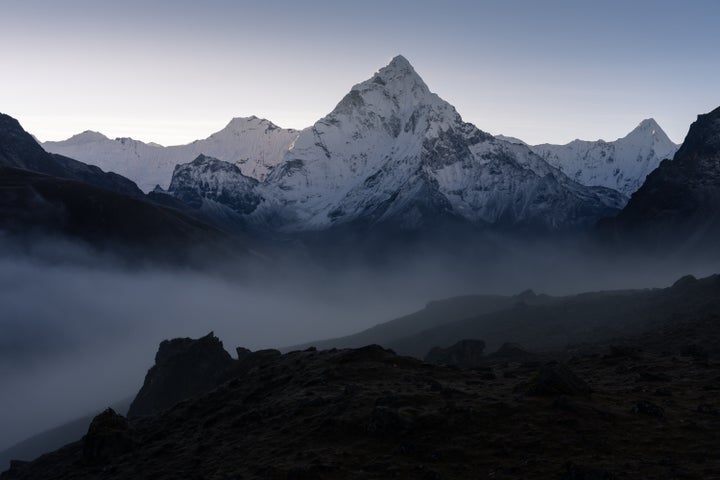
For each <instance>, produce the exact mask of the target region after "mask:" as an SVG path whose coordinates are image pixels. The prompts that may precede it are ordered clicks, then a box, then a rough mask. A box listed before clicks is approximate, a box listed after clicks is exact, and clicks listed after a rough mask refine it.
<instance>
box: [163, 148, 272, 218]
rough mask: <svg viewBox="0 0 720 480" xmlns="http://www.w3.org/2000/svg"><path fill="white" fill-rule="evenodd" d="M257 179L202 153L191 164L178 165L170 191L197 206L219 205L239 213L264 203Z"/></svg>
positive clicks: (246, 211) (231, 164)
mask: <svg viewBox="0 0 720 480" xmlns="http://www.w3.org/2000/svg"><path fill="white" fill-rule="evenodd" d="M258 183H259V182H258V181H257V180H255V179H254V178H251V177H247V176H245V175H243V173H242V172H241V171H240V168H239V167H238V166H237V165H235V164H233V163H228V162H224V161H222V160H218V159H217V158H213V157H208V156H206V155H202V154H201V155H199V156H198V157H197V158H196V159H195V160H193V161H192V162H190V163H186V164H181V165H176V166H175V170H174V171H173V175H172V180H171V181H170V187H169V188H168V193H169V194H171V195H173V196H175V197H176V198H179V199H180V200H182V201H183V202H185V203H186V204H188V205H189V206H190V207H192V208H194V209H203V208H206V209H212V208H213V206H212V205H208V203H211V204H218V205H220V206H226V207H229V208H230V209H232V210H233V211H234V212H236V213H238V214H249V213H250V212H252V211H253V210H255V208H256V207H257V205H258V204H259V203H260V202H261V200H262V199H261V198H260V196H258V195H257V194H256V193H255V192H254V190H255V187H257V185H258Z"/></svg>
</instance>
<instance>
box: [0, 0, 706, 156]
mask: <svg viewBox="0 0 720 480" xmlns="http://www.w3.org/2000/svg"><path fill="white" fill-rule="evenodd" d="M0 8H1V13H0V42H1V44H2V45H3V47H2V49H0V69H1V71H2V83H0V85H1V86H2V88H1V89H0V111H2V112H4V113H8V114H10V115H13V116H15V117H17V118H18V119H19V120H20V121H21V123H22V124H23V125H24V126H25V127H26V128H27V129H28V130H30V131H31V132H32V133H34V134H35V135H36V136H38V137H39V138H40V139H41V140H58V139H63V138H66V137H68V136H70V135H72V134H74V133H77V132H79V131H82V130H85V129H93V130H99V131H101V132H103V133H105V134H107V135H108V136H111V137H116V136H131V137H134V138H138V139H141V140H145V141H156V142H159V143H163V144H175V143H185V142H189V141H191V140H194V139H196V138H202V137H205V136H207V135H208V134H210V133H212V132H214V131H216V130H219V129H220V128H222V127H223V126H224V125H225V124H226V123H227V122H228V121H229V120H230V118H231V117H234V116H249V115H257V116H261V117H265V118H268V119H270V120H272V121H273V122H275V123H277V124H278V125H280V126H283V127H295V128H302V127H306V126H309V125H310V124H312V123H313V122H314V121H315V120H317V119H318V118H320V117H321V116H323V115H325V114H326V113H328V112H329V111H330V110H331V109H332V108H333V107H334V106H335V104H336V103H337V102H338V101H339V100H340V99H341V98H342V96H343V95H344V94H345V93H346V92H347V91H348V90H349V89H350V87H351V86H352V85H353V84H355V83H357V82H360V81H362V80H364V79H366V78H368V77H370V76H371V75H372V74H373V72H374V71H376V70H377V69H378V68H380V67H382V66H383V65H384V64H386V63H387V62H388V61H389V60H390V59H391V58H392V57H393V56H394V55H396V54H402V55H404V56H405V57H407V58H408V60H410V62H411V63H412V64H413V65H414V66H415V69H416V70H417V71H418V73H419V74H420V75H421V76H422V77H423V78H424V79H425V81H426V82H427V83H428V85H429V86H430V89H431V90H433V91H434V92H436V93H438V94H439V95H440V96H441V97H443V98H445V99H446V100H448V101H449V102H451V103H452V104H453V105H455V106H456V107H457V109H458V111H459V112H460V114H461V115H462V116H463V118H464V119H465V120H466V121H470V122H473V123H475V124H476V125H477V126H478V127H480V128H481V129H483V130H486V131H488V132H491V133H494V134H498V133H503V134H507V135H514V136H517V137H520V138H522V139H524V140H526V141H529V142H531V143H540V142H552V143H565V142H568V141H570V140H572V139H574V138H583V139H597V138H604V139H606V140H613V139H615V138H617V137H620V136H623V135H625V134H626V133H627V132H628V131H629V130H631V129H632V128H633V127H634V126H635V125H636V124H637V123H639V122H640V121H641V120H642V119H644V118H647V117H654V118H655V119H656V120H657V121H658V122H659V123H660V125H661V126H662V127H663V128H664V129H665V130H666V131H667V133H668V134H669V135H670V137H671V138H672V139H673V140H675V141H677V142H680V141H682V139H683V137H684V135H685V133H686V132H687V128H688V126H689V124H690V122H692V121H693V120H694V119H695V116H696V115H697V114H698V113H703V112H707V111H710V110H711V109H713V108H715V107H717V106H719V105H720V88H719V86H718V85H719V82H718V79H720V53H719V50H720V49H719V47H720V29H718V28H717V26H716V23H717V19H718V18H720V2H717V1H714V0H706V1H700V0H695V1H693V0H685V1H679V0H678V1H666V0H653V1H650V0H625V1H616V0H605V1H585V0H572V1H570V0H567V1H560V0H557V1H541V0H527V1H521V0H502V1H500V0H498V1H481V0H475V1H463V0H456V1H453V0H445V1H437V0H436V1H423V0H415V1H406V0H399V1H390V0H385V1H376V0H364V1H342V0H334V1H324V0H322V1H305V2H300V1H283V0H263V1H257V0H256V1H253V2H244V1H229V0H226V1H220V0H215V1H213V0H208V1H203V2H197V1H187V0H174V1H160V0H158V1H152V0H144V1H138V0H125V1H123V2H110V1H99V0H93V1H90V0H85V1H83V0H65V1H62V2H58V1H50V0H0Z"/></svg>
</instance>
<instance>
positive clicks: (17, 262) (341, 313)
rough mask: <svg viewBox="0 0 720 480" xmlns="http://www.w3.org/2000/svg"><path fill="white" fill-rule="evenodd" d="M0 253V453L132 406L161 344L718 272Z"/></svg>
mask: <svg viewBox="0 0 720 480" xmlns="http://www.w3.org/2000/svg"><path fill="white" fill-rule="evenodd" d="M0 251H2V252H4V253H3V255H2V257H0V308H1V310H0V311H1V312H2V313H1V314H0V331H1V332H2V333H1V334H0V383H1V384H2V388H1V389H0V424H2V428H1V429H0V449H4V448H6V447H8V446H10V445H12V444H15V443H17V442H18V441H21V440H23V439H25V438H27V437H28V436H30V435H33V434H35V433H38V432H41V431H44V430H47V429H48V428H51V427H54V426H56V425H59V424H62V423H63V422H66V421H68V420H72V419H74V418H77V417H80V416H83V415H87V414H91V413H93V412H96V411H99V410H101V409H103V408H105V407H106V406H108V405H110V404H113V403H115V402H117V401H119V400H122V399H124V398H126V397H129V396H133V395H134V394H135V393H136V392H137V391H138V389H139V388H140V386H141V385H142V381H143V378H144V375H145V373H146V371H147V369H148V368H149V367H150V366H151V365H152V364H153V359H154V355H155V352H156V350H157V346H158V344H159V342H160V341H162V340H163V339H167V338H174V337H183V336H188V337H193V338H197V337H200V336H203V335H206V334H207V333H208V332H210V331H214V332H215V334H216V335H217V336H218V337H219V338H220V339H221V340H222V341H223V343H224V346H225V348H226V350H228V351H229V352H230V353H231V354H233V356H234V349H235V347H236V346H243V347H246V348H250V349H259V348H282V347H287V346H291V345H295V344H300V343H304V342H310V341H312V340H319V339H327V338H332V337H338V336H343V335H348V334H352V333H355V332H357V331H359V330H362V329H365V328H368V327H370V326H372V325H375V324H378V323H382V322H385V321H388V320H391V319H393V318H396V317H399V316H402V315H405V314H408V313H411V312H413V311H416V310H419V309H421V308H423V306H424V305H426V304H427V302H428V301H431V300H437V299H442V298H446V297H450V296H456V295H463V294H478V293H496V294H507V295H511V294H517V293H519V292H521V291H523V290H525V289H533V290H534V291H536V292H538V293H547V294H552V295H564V294H573V293H579V292H584V291H592V290H607V289H626V288H649V287H664V286H668V285H670V284H672V283H673V282H674V281H675V280H676V279H677V278H678V277H680V276H682V275H685V274H689V273H690V274H694V275H696V276H698V277H700V276H704V275H708V274H711V273H714V272H715V271H717V270H718V268H717V267H718V265H717V263H714V262H707V261H706V260H705V259H698V260H697V261H696V262H695V263H692V262H688V260H687V259H681V258H675V259H673V258H659V257H650V256H648V257H643V258H640V257H638V256H632V257H631V256H620V255H605V254H602V255H601V254H599V253H598V252H597V251H593V250H592V249H588V248H582V249H581V248H576V247H573V246H572V244H571V243H566V242H563V241H558V242H547V243H545V242H532V243H531V242H526V243H508V242H505V243H504V244H503V246H502V248H501V249H499V250H496V251H491V250H484V249H478V247H477V246H474V245H470V246H468V247H467V249H466V250H453V251H451V252H450V251H448V252H447V253H445V254H443V253H437V251H436V252H435V253H432V254H430V253H429V252H428V251H426V250H418V251H413V252H405V253H404V254H403V255H390V256H388V257H386V258H385V260H384V261H383V262H374V263H372V266H369V265H370V264H367V263H361V262H357V263H352V264H351V263H347V264H344V265H342V266H339V265H335V266H331V267H329V266H327V265H325V266H323V265H319V264H317V263H313V262H311V261H309V260H307V258H305V257H302V256H298V257H296V256H294V255H292V254H291V253H288V254H287V255H285V256H282V257H278V258H276V259H275V261H273V262H270V263H268V264H266V265H263V264H262V263H261V264H260V266H259V267H258V266H257V265H256V266H254V267H253V268H252V269H248V268H247V266H246V265H244V264H238V265H234V264H224V265H223V266H222V268H219V269H212V268H208V269H189V268H180V267H169V266H148V265H145V266H138V265H133V266H128V265H127V264H126V263H124V262H122V261H121V260H119V259H117V258H114V257H112V256H110V255H106V254H100V253H97V252H95V251H91V250H89V249H87V248H85V247H82V246H78V245H76V244H69V243H61V242H56V241H44V242H37V243H36V244H34V246H33V247H31V248H30V247H24V248H17V247H15V246H13V245H11V244H4V245H2V248H0ZM498 252H500V253H498ZM123 413H124V412H123Z"/></svg>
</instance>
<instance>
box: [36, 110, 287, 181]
mask: <svg viewBox="0 0 720 480" xmlns="http://www.w3.org/2000/svg"><path fill="white" fill-rule="evenodd" d="M298 135H299V132H298V131H297V130H293V129H285V128H280V127H278V126H277V125H275V124H274V123H272V122H270V121H269V120H265V119H262V118H258V117H255V116H253V117H248V118H233V119H232V120H231V121H230V122H229V123H228V124H227V126H225V128H223V129H222V130H220V131H218V132H216V133H214V134H212V135H210V136H209V137H208V138H206V139H203V140H196V141H194V142H192V143H190V144H187V145H176V146H170V147H163V146H161V145H158V144H156V143H143V142H141V141H139V140H134V139H132V138H126V137H124V138H116V139H115V140H111V139H109V138H108V137H106V136H105V135H103V134H101V133H98V132H92V131H89V130H88V131H85V132H83V133H80V134H78V135H75V136H73V137H71V138H69V139H67V140H65V141H62V142H46V143H44V144H43V147H45V149H46V150H48V151H49V152H53V153H59V154H62V155H66V156H68V157H72V158H77V159H80V160H82V161H84V162H86V163H89V164H91V165H97V166H99V167H100V168H102V169H104V170H108V171H113V172H117V173H119V174H121V175H123V176H125V177H128V178H130V179H132V180H134V181H135V182H137V184H138V185H139V186H140V188H141V189H142V190H143V191H145V192H149V191H151V190H152V189H153V188H154V187H155V186H156V185H160V186H161V187H162V188H168V186H169V184H170V180H171V178H172V173H173V169H174V167H175V166H176V165H178V164H181V163H187V162H191V161H193V160H194V159H195V158H197V156H198V155H201V154H204V155H208V156H212V157H215V158H218V159H220V160H224V161H227V162H231V163H234V164H236V165H238V166H239V168H240V169H241V170H242V172H243V174H246V175H248V176H250V177H253V178H256V179H258V180H262V179H264V178H265V176H266V175H267V174H268V173H269V172H270V171H271V170H272V169H273V168H274V167H275V166H276V165H277V164H278V163H280V161H281V160H282V158H283V156H284V155H285V152H287V151H288V149H289V148H290V147H291V146H292V144H293V142H294V141H295V139H296V138H297V136H298Z"/></svg>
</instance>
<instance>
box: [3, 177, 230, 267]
mask: <svg viewBox="0 0 720 480" xmlns="http://www.w3.org/2000/svg"><path fill="white" fill-rule="evenodd" d="M0 213H2V214H1V215H0V229H3V230H6V231H8V232H10V233H12V234H15V235H18V236H34V235H43V236H51V237H52V236H55V237H59V238H67V239H75V240H82V241H84V242H87V243H88V244H90V245H93V246H97V247H101V248H105V247H111V248H112V250H113V251H114V252H115V253H123V251H124V250H129V251H133V252H134V254H135V255H138V258H140V257H143V256H144V255H143V252H144V253H145V254H147V255H148V256H150V257H154V258H166V259H171V258H176V259H177V258H179V257H182V256H183V255H182V254H181V252H182V251H183V250H184V251H185V252H186V253H187V252H189V251H190V250H194V249H196V248H197V252H198V253H200V252H201V251H203V250H204V251H210V249H212V248H213V247H221V246H222V244H223V243H224V242H227V241H228V239H227V238H226V237H225V235H223V234H222V233H221V232H220V231H218V230H216V229H214V228H212V227H209V226H207V225H205V224H203V223H200V222H199V221H197V220H193V219H191V218H189V217H186V216H185V215H183V214H182V213H180V212H178V211H176V210H172V209H168V208H164V207H160V206H157V205H153V204H151V203H148V202H146V201H144V200H142V199H141V198H135V197H129V196H127V195H122V194H118V193H115V192H112V191H109V190H104V189H102V188H97V187H94V186H92V185H88V184H86V183H83V182H80V181H75V180H68V179H64V178H57V177H51V176H48V175H43V174H39V173H33V172H29V171H27V170H18V169H13V168H3V167H0ZM225 249H227V247H226V248H225Z"/></svg>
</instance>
